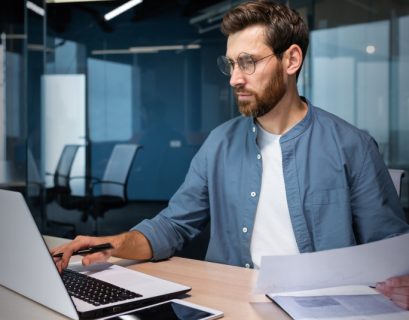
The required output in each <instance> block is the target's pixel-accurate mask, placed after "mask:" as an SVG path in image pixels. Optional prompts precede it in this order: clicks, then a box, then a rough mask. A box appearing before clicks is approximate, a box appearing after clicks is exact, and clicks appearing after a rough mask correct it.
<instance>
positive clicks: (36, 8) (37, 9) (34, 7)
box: [26, 1, 45, 17]
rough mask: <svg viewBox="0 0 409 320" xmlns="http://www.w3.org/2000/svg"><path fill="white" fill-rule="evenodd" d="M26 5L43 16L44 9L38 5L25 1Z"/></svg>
mask: <svg viewBox="0 0 409 320" xmlns="http://www.w3.org/2000/svg"><path fill="white" fill-rule="evenodd" d="M26 7H27V9H30V10H31V11H33V12H35V13H37V14H38V15H40V16H43V17H44V13H45V10H44V9H43V8H41V7H40V6H39V5H36V4H35V3H34V2H31V1H27V2H26Z"/></svg>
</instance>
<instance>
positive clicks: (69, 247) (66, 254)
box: [50, 236, 119, 273]
mask: <svg viewBox="0 0 409 320" xmlns="http://www.w3.org/2000/svg"><path fill="white" fill-rule="evenodd" d="M105 242H110V243H111V244H112V246H113V247H114V249H110V250H104V251H100V252H96V253H92V254H87V255H85V256H84V257H83V258H82V264H83V265H84V266H87V265H90V264H91V263H95V262H101V261H106V260H108V259H109V257H111V255H112V252H113V251H114V250H115V248H116V246H118V245H119V243H118V240H116V239H115V237H87V236H77V237H76V238H75V239H74V240H73V241H71V242H69V243H67V244H64V245H62V246H59V247H55V248H52V249H51V250H50V252H51V255H54V254H56V253H63V255H62V257H61V258H54V262H55V264H56V266H57V269H58V271H59V272H60V273H61V272H62V270H64V269H65V268H67V266H68V263H69V262H70V258H71V256H72V254H73V253H74V252H75V251H78V250H80V249H85V248H88V247H91V246H95V245H98V244H101V243H105Z"/></svg>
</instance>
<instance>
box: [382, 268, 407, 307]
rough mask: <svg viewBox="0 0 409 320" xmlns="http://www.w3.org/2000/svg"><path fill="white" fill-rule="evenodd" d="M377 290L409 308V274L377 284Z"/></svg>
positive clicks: (399, 304)
mask: <svg viewBox="0 0 409 320" xmlns="http://www.w3.org/2000/svg"><path fill="white" fill-rule="evenodd" d="M376 290H378V291H379V292H381V293H382V294H384V295H385V296H387V297H388V298H389V299H391V300H392V301H393V302H394V303H395V304H397V305H398V306H400V307H402V308H404V309H406V310H409V275H405V276H400V277H393V278H390V279H388V280H386V281H385V282H380V283H378V284H377V285H376Z"/></svg>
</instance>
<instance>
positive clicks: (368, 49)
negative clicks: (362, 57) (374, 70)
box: [366, 44, 376, 54]
mask: <svg viewBox="0 0 409 320" xmlns="http://www.w3.org/2000/svg"><path fill="white" fill-rule="evenodd" d="M375 51H376V48H375V46H374V45H371V44H370V45H368V46H367V47H366V53H368V54H374V53H375Z"/></svg>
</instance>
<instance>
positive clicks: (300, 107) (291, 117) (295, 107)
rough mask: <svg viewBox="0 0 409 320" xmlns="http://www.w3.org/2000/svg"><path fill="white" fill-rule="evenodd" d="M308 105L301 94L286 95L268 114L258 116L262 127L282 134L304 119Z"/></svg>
mask: <svg viewBox="0 0 409 320" xmlns="http://www.w3.org/2000/svg"><path fill="white" fill-rule="evenodd" d="M307 110H308V106H307V103H306V102H304V101H303V100H302V99H301V98H300V96H299V95H298V93H297V94H294V95H287V94H286V95H285V96H284V97H283V98H282V99H281V100H280V102H279V103H278V104H277V105H276V106H275V107H274V108H273V109H272V110H270V111H269V112H268V113H267V114H265V115H264V116H262V117H259V118H257V122H258V123H259V124H260V125H261V127H262V128H263V129H264V130H266V131H268V132H270V133H273V134H278V135H282V134H284V133H286V132H287V131H289V130H290V129H291V128H292V127H294V126H295V125H296V124H297V123H298V122H300V121H301V120H302V119H304V117H305V115H306V114H307Z"/></svg>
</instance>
